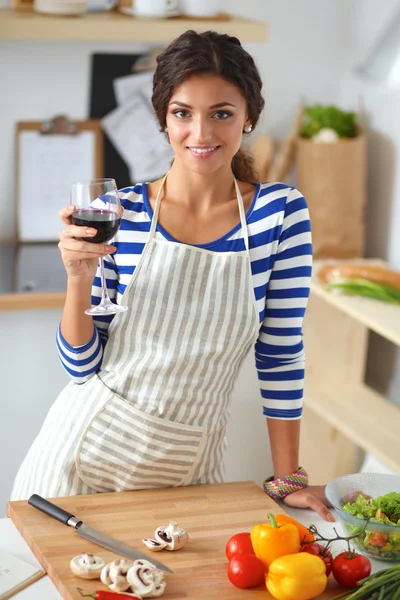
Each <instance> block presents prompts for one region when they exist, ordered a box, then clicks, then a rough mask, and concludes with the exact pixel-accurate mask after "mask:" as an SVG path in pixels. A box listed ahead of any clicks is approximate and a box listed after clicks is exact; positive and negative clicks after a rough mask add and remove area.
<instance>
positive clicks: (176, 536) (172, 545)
mask: <svg viewBox="0 0 400 600" xmlns="http://www.w3.org/2000/svg"><path fill="white" fill-rule="evenodd" d="M154 536H155V538H156V540H157V542H158V543H160V544H161V543H163V544H165V546H164V547H165V549H166V550H180V549H181V548H183V546H185V545H186V544H187V543H188V541H189V535H188V533H187V531H186V530H185V529H182V527H178V523H175V522H174V521H171V522H170V523H169V525H167V526H166V527H165V526H161V527H157V529H156V531H155V534H154Z"/></svg>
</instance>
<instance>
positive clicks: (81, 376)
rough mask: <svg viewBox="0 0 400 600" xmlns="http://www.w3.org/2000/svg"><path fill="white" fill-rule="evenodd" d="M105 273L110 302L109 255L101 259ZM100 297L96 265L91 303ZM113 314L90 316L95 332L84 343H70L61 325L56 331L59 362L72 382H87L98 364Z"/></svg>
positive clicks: (113, 277)
mask: <svg viewBox="0 0 400 600" xmlns="http://www.w3.org/2000/svg"><path fill="white" fill-rule="evenodd" d="M104 272H105V276H106V285H107V289H108V294H109V296H110V299H111V300H112V301H114V300H115V298H116V289H117V270H116V265H115V262H114V260H113V258H112V257H111V256H107V257H106V258H105V259H104ZM100 299H101V279H100V267H98V268H97V272H96V276H95V278H94V281H93V286H92V304H93V305H97V304H99V303H100ZM113 318H114V315H107V316H104V317H96V318H94V319H93V322H94V332H93V336H92V338H91V339H90V340H89V341H88V342H87V344H84V345H83V346H71V345H70V344H68V342H67V341H66V340H65V339H64V337H63V336H62V333H61V329H60V326H59V327H58V330H57V336H56V346H57V351H58V356H59V358H60V361H61V365H62V366H63V368H64V370H65V371H66V372H67V373H68V375H69V376H70V378H71V379H72V381H74V382H75V383H78V384H81V383H85V382H86V381H88V380H89V379H90V378H91V377H92V376H93V375H94V374H95V373H96V372H97V371H98V370H99V369H100V367H101V363H102V360H103V348H104V346H105V344H106V342H107V337H108V327H109V325H110V323H111V321H112V319H113Z"/></svg>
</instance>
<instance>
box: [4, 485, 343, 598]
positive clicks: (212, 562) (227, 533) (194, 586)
mask: <svg viewBox="0 0 400 600" xmlns="http://www.w3.org/2000/svg"><path fill="white" fill-rule="evenodd" d="M54 502H55V503H56V504H58V505H59V506H61V507H62V508H64V509H65V510H68V511H70V512H71V513H72V514H74V515H76V516H77V517H79V518H80V519H82V520H83V521H84V522H85V523H86V524H88V525H91V526H92V527H95V528H97V529H99V530H101V531H104V532H106V533H108V534H110V535H113V536H114V537H116V538H118V539H120V540H121V541H123V542H125V543H128V544H129V545H131V546H133V547H135V548H137V549H140V550H142V551H143V552H144V553H145V554H147V555H148V556H149V557H151V556H152V553H151V552H150V551H149V550H147V549H146V547H145V546H144V544H143V543H142V542H141V540H142V538H144V537H152V536H153V534H154V530H155V528H156V527H157V526H159V525H163V524H168V522H169V521H171V520H175V521H177V522H178V524H179V525H180V526H182V527H184V528H185V529H186V530H187V531H188V532H189V535H190V540H189V543H188V545H187V546H186V547H185V548H184V549H182V550H181V551H178V552H166V551H162V552H159V553H157V554H156V555H155V557H156V558H157V559H158V560H161V561H162V562H164V563H165V564H166V565H168V566H169V567H170V568H172V569H173V571H174V573H173V574H166V575H165V579H166V582H167V588H166V591H165V594H164V596H163V598H165V600H172V599H174V600H183V599H193V600H206V599H207V600H212V599H217V598H218V599H219V600H221V599H223V600H239V599H240V600H244V598H245V597H249V598H250V597H251V599H252V600H256V599H258V598H260V600H261V599H264V600H271V596H270V594H269V593H268V592H267V590H266V589H265V588H264V586H261V587H260V588H257V589H252V590H240V589H238V588H235V587H234V586H233V585H232V584H231V583H230V582H229V580H228V578H227V575H226V568H227V562H228V561H227V559H226V557H225V545H226V542H227V540H228V539H229V538H230V537H231V536H232V535H233V534H234V533H238V532H240V531H250V529H251V527H252V526H253V525H254V524H256V523H262V522H265V520H266V515H267V513H268V512H272V513H274V514H277V513H281V512H282V509H281V508H280V507H279V506H278V505H277V504H276V503H275V502H274V501H273V500H271V498H269V497H268V496H267V495H266V494H265V493H264V492H263V491H262V490H261V488H260V487H259V486H258V485H256V484H255V483H254V482H252V481H245V482H238V483H224V484H216V485H200V486H188V487H180V488H167V489H159V490H141V491H137V492H115V493H107V494H92V495H86V496H72V497H68V498H57V499H54ZM8 516H9V517H11V519H12V521H13V523H14V524H15V525H16V527H17V529H18V530H19V531H20V533H21V534H22V536H23V538H24V539H25V541H26V542H27V544H28V546H29V547H30V549H31V550H32V552H33V553H34V554H35V556H36V558H37V559H38V560H39V562H40V563H41V565H42V567H43V568H44V569H45V570H46V572H47V573H48V575H49V576H50V578H51V580H52V581H53V583H54V585H55V586H56V588H57V589H58V591H59V592H60V593H61V595H62V597H63V598H64V599H65V600H78V598H80V595H79V594H78V593H77V589H76V588H77V586H80V587H82V588H83V589H84V593H91V592H93V591H94V590H96V589H106V588H105V587H104V586H103V585H102V584H101V583H99V582H93V581H92V582H90V581H85V580H82V579H79V578H77V577H75V576H74V575H72V573H71V572H70V570H69V561H70V559H71V558H72V557H73V556H75V555H77V554H81V553H84V552H92V553H94V552H95V553H96V554H98V555H100V556H102V557H103V558H104V559H105V560H106V561H107V562H108V561H111V560H114V559H115V557H116V556H115V555H114V554H113V553H111V552H109V551H107V550H104V549H102V548H100V547H99V546H95V545H94V544H91V543H89V542H87V541H86V540H84V539H82V538H81V537H79V536H78V535H76V534H75V533H74V531H73V530H72V528H70V527H67V526H65V525H63V524H61V523H59V522H58V521H55V520H54V519H52V518H51V517H48V516H47V515H45V514H43V513H41V512H40V511H38V510H36V509H34V508H32V507H31V506H29V505H28V503H27V502H26V501H24V502H22V501H21V502H10V503H9V504H8ZM340 591H341V588H340V587H339V586H338V585H337V584H336V582H334V581H333V580H332V578H330V580H329V584H328V588H327V589H326V591H325V592H324V594H322V595H321V596H319V598H320V600H328V599H330V598H332V597H333V596H334V595H336V594H338V593H339V592H340Z"/></svg>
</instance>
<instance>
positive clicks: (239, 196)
mask: <svg viewBox="0 0 400 600" xmlns="http://www.w3.org/2000/svg"><path fill="white" fill-rule="evenodd" d="M167 177H168V173H167V174H166V175H165V176H164V178H163V180H162V182H161V184H160V187H159V189H158V193H157V198H156V202H155V205H154V213H153V218H152V220H151V227H150V236H149V237H150V238H152V237H154V234H155V231H156V227H157V221H158V213H159V212H160V204H161V197H162V193H163V190H164V185H165V180H166V179H167ZM234 182H235V190H236V197H237V201H238V208H239V215H240V222H241V224H242V231H243V239H244V245H245V247H246V250H247V251H249V236H248V232H247V223H246V214H245V212H244V205H243V198H242V194H241V192H240V189H239V185H238V182H237V181H236V178H234Z"/></svg>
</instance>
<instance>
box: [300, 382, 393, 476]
mask: <svg viewBox="0 0 400 600" xmlns="http://www.w3.org/2000/svg"><path fill="white" fill-rule="evenodd" d="M325 381H326V380H325ZM304 405H305V406H308V407H309V408H310V409H311V410H313V411H314V412H315V413H316V414H317V415H318V416H320V417H321V418H322V419H324V420H325V421H327V422H328V423H329V424H330V425H331V426H332V427H333V428H334V429H337V430H338V431H340V432H341V433H342V434H343V435H345V436H346V437H347V438H348V439H350V440H351V441H352V442H354V443H355V444H357V446H359V447H361V448H363V449H364V450H366V451H367V452H371V453H372V454H373V455H374V456H376V457H377V458H378V459H380V460H382V461H383V463H384V464H386V465H387V466H388V467H390V468H392V469H394V470H395V471H396V472H400V460H399V454H400V435H399V423H400V408H399V407H397V406H396V405H394V404H391V403H390V402H388V401H387V400H386V399H385V398H384V397H383V396H381V395H380V394H378V393H377V392H375V391H373V390H372V389H371V388H369V387H368V386H366V385H364V384H355V383H351V384H346V385H345V384H343V383H342V384H336V383H335V385H333V384H331V385H329V383H326V382H324V381H319V380H318V379H317V377H316V376H315V375H314V374H311V373H309V372H308V373H307V377H306V386H305V392H304Z"/></svg>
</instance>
